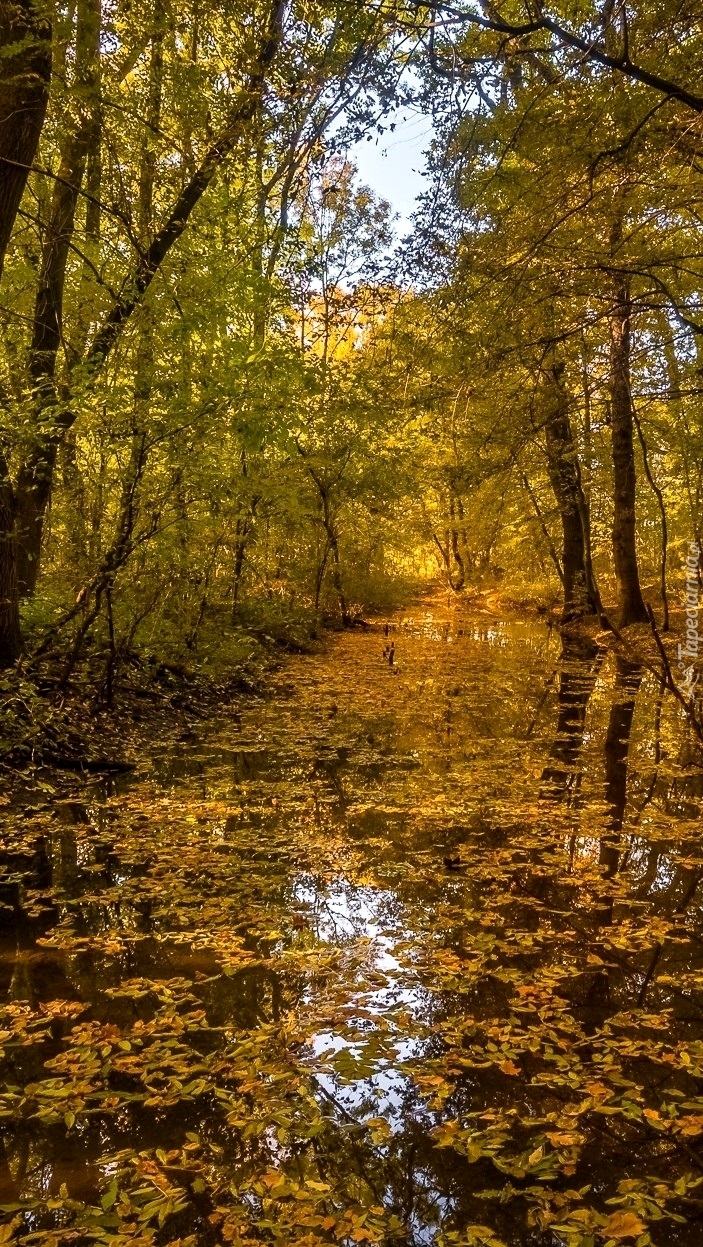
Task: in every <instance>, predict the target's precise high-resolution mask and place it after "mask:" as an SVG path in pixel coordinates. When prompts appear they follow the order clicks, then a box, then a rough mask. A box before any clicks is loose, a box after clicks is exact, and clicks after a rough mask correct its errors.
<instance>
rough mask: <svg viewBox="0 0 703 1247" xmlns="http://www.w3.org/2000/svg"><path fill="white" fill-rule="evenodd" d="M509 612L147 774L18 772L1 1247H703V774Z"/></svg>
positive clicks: (206, 741)
mask: <svg viewBox="0 0 703 1247" xmlns="http://www.w3.org/2000/svg"><path fill="white" fill-rule="evenodd" d="M537 605H539V604H537ZM520 611H521V612H522V613H520V612H519V611H518V609H516V610H515V611H514V612H510V611H509V610H508V609H507V608H506V604H505V602H503V603H502V605H501V609H500V610H496V609H495V601H493V604H492V605H491V600H489V599H483V600H482V601H481V602H479V603H477V602H474V603H472V604H471V606H464V605H457V604H456V603H449V604H448V603H447V599H446V596H444V597H442V599H441V600H440V598H439V597H437V598H435V599H434V600H432V601H428V600H425V601H423V602H421V603H419V604H416V605H415V606H412V607H409V608H407V610H405V611H401V612H398V613H396V614H395V615H394V616H392V617H390V618H388V619H387V620H382V619H381V620H375V621H373V622H372V624H371V626H369V627H360V628H358V629H352V630H349V631H346V632H344V633H339V634H335V635H330V636H329V637H327V638H326V640H325V642H324V643H323V644H322V645H321V646H320V647H319V648H318V650H317V651H316V652H315V653H310V654H296V655H291V656H290V657H288V658H287V659H286V660H285V662H283V663H281V664H279V665H278V666H276V667H274V668H271V669H270V670H269V671H268V673H267V676H266V681H265V688H264V690H263V692H260V693H259V694H257V695H253V696H252V695H241V694H240V696H239V698H238V699H235V698H232V699H230V701H229V702H228V704H227V705H226V706H225V707H224V713H216V712H214V710H213V713H211V714H210V713H208V714H207V715H204V714H201V713H200V712H201V711H202V712H204V711H205V709H206V707H205V703H204V702H203V703H202V704H201V705H200V707H199V711H198V713H197V714H196V713H194V712H193V711H192V708H191V709H188V707H182V708H181V710H180V711H179V712H178V714H179V715H180V714H181V713H182V714H183V716H184V717H183V718H182V719H181V718H178V723H177V725H176V727H174V729H173V731H172V732H166V733H163V732H161V729H159V731H160V733H161V734H160V735H159V736H158V737H155V736H153V735H152V737H151V739H150V740H149V742H148V743H147V734H148V729H149V727H150V726H152V724H151V721H150V720H149V719H148V718H147V722H146V725H142V726H146V729H147V732H145V736H144V738H143V740H142V741H141V742H139V741H137V740H136V738H135V739H131V738H128V739H127V740H126V742H122V744H123V747H124V750H125V753H126V754H127V755H128V756H129V758H130V760H131V762H132V764H133V765H134V767H135V769H134V770H133V771H131V772H124V773H113V774H111V775H105V776H95V775H94V776H80V775H77V774H72V775H70V776H69V780H68V783H73V785H74V790H73V791H69V789H68V787H67V781H66V780H65V778H64V773H61V777H60V779H59V781H58V782H56V777H57V775H59V772H58V771H54V770H48V769H46V770H38V771H35V772H34V773H33V775H30V773H29V772H25V776H24V780H23V783H24V789H23V793H22V796H21V800H20V799H15V800H12V799H11V800H10V801H9V802H8V803H7V804H6V806H5V809H4V811H3V837H2V844H1V845H0V991H1V992H2V996H3V999H4V1003H3V1005H2V1011H1V1016H0V1032H2V1046H3V1047H4V1056H3V1057H2V1058H1V1059H2V1066H1V1068H0V1077H1V1078H2V1080H3V1086H2V1088H0V1137H2V1141H3V1142H2V1148H0V1214H1V1215H2V1217H4V1219H5V1222H6V1226H7V1227H8V1228H7V1233H6V1234H5V1238H4V1240H2V1241H16V1242H17V1243H18V1244H19V1245H20V1247H64V1244H69V1243H71V1244H76V1245H78V1247H88V1244H91V1243H93V1244H94V1243H96V1242H97V1243H104V1244H106V1247H110V1245H111V1247H114V1245H115V1244H119V1247H129V1244H132V1243H134V1244H137V1245H138V1247H167V1245H168V1244H174V1245H175V1244H179V1245H180V1247H214V1245H218V1244H220V1245H222V1247H225V1245H226V1244H234V1247H256V1245H257V1244H273V1243H277V1244H279V1245H282V1247H293V1245H295V1247H301V1245H303V1244H304V1245H305V1247H316V1245H318V1244H329V1245H330V1247H332V1245H333V1244H342V1245H343V1247H351V1244H352V1243H365V1242H367V1243H378V1244H382V1247H426V1245H428V1244H437V1247H455V1245H458V1244H463V1245H464V1247H466V1245H470V1247H479V1245H481V1247H486V1245H490V1247H500V1245H501V1244H503V1245H504V1247H528V1244H529V1247H538V1245H539V1247H553V1244H554V1243H555V1241H557V1242H559V1243H560V1244H564V1245H565V1247H587V1245H590V1247H595V1245H597V1247H601V1244H602V1245H603V1247H605V1245H606V1244H611V1247H612V1245H613V1244H618V1243H619V1242H621V1241H624V1242H628V1241H632V1242H635V1241H636V1243H637V1244H638V1247H647V1245H648V1244H650V1243H652V1244H654V1245H655V1247H697V1245H698V1244H699V1243H700V1235H701V1225H702V1224H703V1200H702V1198H701V1188H702V1187H703V1166H702V1165H701V1163H700V1154H699V1150H698V1145H699V1142H700V1138H701V1137H703V955H702V954H701V949H702V948H703V903H702V902H701V900H700V898H699V895H698V893H699V885H700V884H701V882H702V881H703V857H702V856H701V852H700V825H701V823H700V820H701V816H702V814H703V767H702V765H701V753H700V749H698V748H697V746H696V744H695V741H693V740H692V738H691V733H690V730H688V729H687V726H686V723H685V721H684V719H683V716H682V711H681V707H680V705H679V704H678V703H677V702H676V701H675V699H674V698H673V697H671V696H668V695H665V694H664V693H663V690H662V688H661V685H660V684H659V683H658V682H657V680H656V679H655V678H654V677H653V676H652V675H651V673H650V672H648V671H647V669H646V668H642V667H639V668H638V667H637V666H636V665H635V664H633V663H629V664H628V665H627V668H626V669H623V668H622V666H621V665H618V663H617V661H616V658H615V655H614V653H613V652H612V651H610V652H609V651H607V650H600V651H598V652H597V653H595V654H594V653H593V651H592V650H590V649H588V648H587V650H586V651H583V650H580V651H579V650H578V649H577V650H576V651H574V650H573V649H572V648H570V646H569V643H568V639H567V642H566V643H564V642H563V641H562V638H561V636H560V634H559V631H558V629H556V628H555V627H554V626H553V622H552V621H551V619H548V618H545V617H544V615H543V614H542V613H540V612H539V611H538V610H537V607H535V610H534V612H532V613H529V614H525V607H524V604H523V605H522V606H521V607H520ZM99 739H100V740H101V741H103V740H104V739H106V738H104V737H100V738H99ZM115 743H117V741H116V742H115ZM101 747H102V746H101ZM132 751H134V752H132ZM30 781H33V783H34V789H33V790H32V789H31V787H30ZM17 796H18V797H19V794H17Z"/></svg>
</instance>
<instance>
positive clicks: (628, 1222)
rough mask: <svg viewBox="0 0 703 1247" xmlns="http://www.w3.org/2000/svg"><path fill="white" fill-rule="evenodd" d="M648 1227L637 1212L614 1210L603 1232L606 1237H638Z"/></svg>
mask: <svg viewBox="0 0 703 1247" xmlns="http://www.w3.org/2000/svg"><path fill="white" fill-rule="evenodd" d="M646 1229H647V1226H646V1225H645V1223H644V1221H643V1220H642V1218H641V1217H638V1216H637V1213H636V1212H614V1213H613V1215H612V1217H608V1220H607V1221H606V1223H605V1225H604V1226H603V1229H602V1230H601V1234H602V1235H603V1237H604V1238H638V1237H639V1235H640V1234H643V1233H644V1231H645V1230H646Z"/></svg>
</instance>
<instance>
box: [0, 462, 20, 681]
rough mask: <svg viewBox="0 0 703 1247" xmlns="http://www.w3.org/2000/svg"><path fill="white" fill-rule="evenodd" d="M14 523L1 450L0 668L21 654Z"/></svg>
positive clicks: (6, 468) (13, 511)
mask: <svg viewBox="0 0 703 1247" xmlns="http://www.w3.org/2000/svg"><path fill="white" fill-rule="evenodd" d="M14 522H15V494H14V490H13V488H12V482H11V480H10V476H9V472H8V467H7V464H6V462H5V457H4V455H3V454H2V453H1V452H0V669H2V668H5V667H11V666H12V664H13V663H15V662H16V661H17V659H18V658H19V656H20V654H21V653H22V634H21V631H20V616H19V594H18V592H17V570H16V566H15V552H14V537H13V529H14Z"/></svg>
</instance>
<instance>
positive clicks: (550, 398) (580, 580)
mask: <svg viewBox="0 0 703 1247" xmlns="http://www.w3.org/2000/svg"><path fill="white" fill-rule="evenodd" d="M562 371H563V367H562V365H561V364H559V363H555V362H552V363H550V365H549V366H548V367H547V368H546V369H545V372H544V375H543V395H544V408H545V409H544V433H545V440H546V446H547V469H548V472H549V480H550V483H551V486H552V489H553V491H554V497H555V498H556V502H557V507H558V508H559V515H560V517H561V525H562V534H563V557H562V569H563V576H564V581H563V583H564V608H563V611H562V622H563V623H568V622H570V621H571V620H573V619H577V618H580V617H581V616H583V615H595V614H598V612H599V611H600V597H599V594H598V588H597V586H596V583H595V579H594V576H593V568H592V565H591V559H590V521H589V512H588V504H587V502H586V499H585V497H584V493H583V488H582V485H581V475H580V471H579V465H578V453H577V449H576V444H575V442H574V438H573V433H572V431H571V422H570V420H569V395H568V392H567V390H566V387H565V386H564V384H563V382H562V379H561V374H562Z"/></svg>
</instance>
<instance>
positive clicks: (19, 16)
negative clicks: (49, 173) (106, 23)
mask: <svg viewBox="0 0 703 1247" xmlns="http://www.w3.org/2000/svg"><path fill="white" fill-rule="evenodd" d="M50 77H51V26H50V24H49V22H48V21H47V19H46V15H45V12H44V5H42V4H40V3H34V0H0V277H1V276H2V268H3V263H4V260H5V253H6V251H7V247H8V243H9V241H10V235H11V234H12V227H13V225H14V223H15V217H16V216H17V210H18V208H19V206H20V200H21V199H22V195H23V192H24V188H25V185H26V183H27V177H28V176H29V171H30V168H31V165H32V164H33V162H34V157H35V155H36V152H37V146H38V143H39V136H40V134H41V130H42V126H43V124H44V117H45V114H46V104H47V100H48V98H49V80H50Z"/></svg>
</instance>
